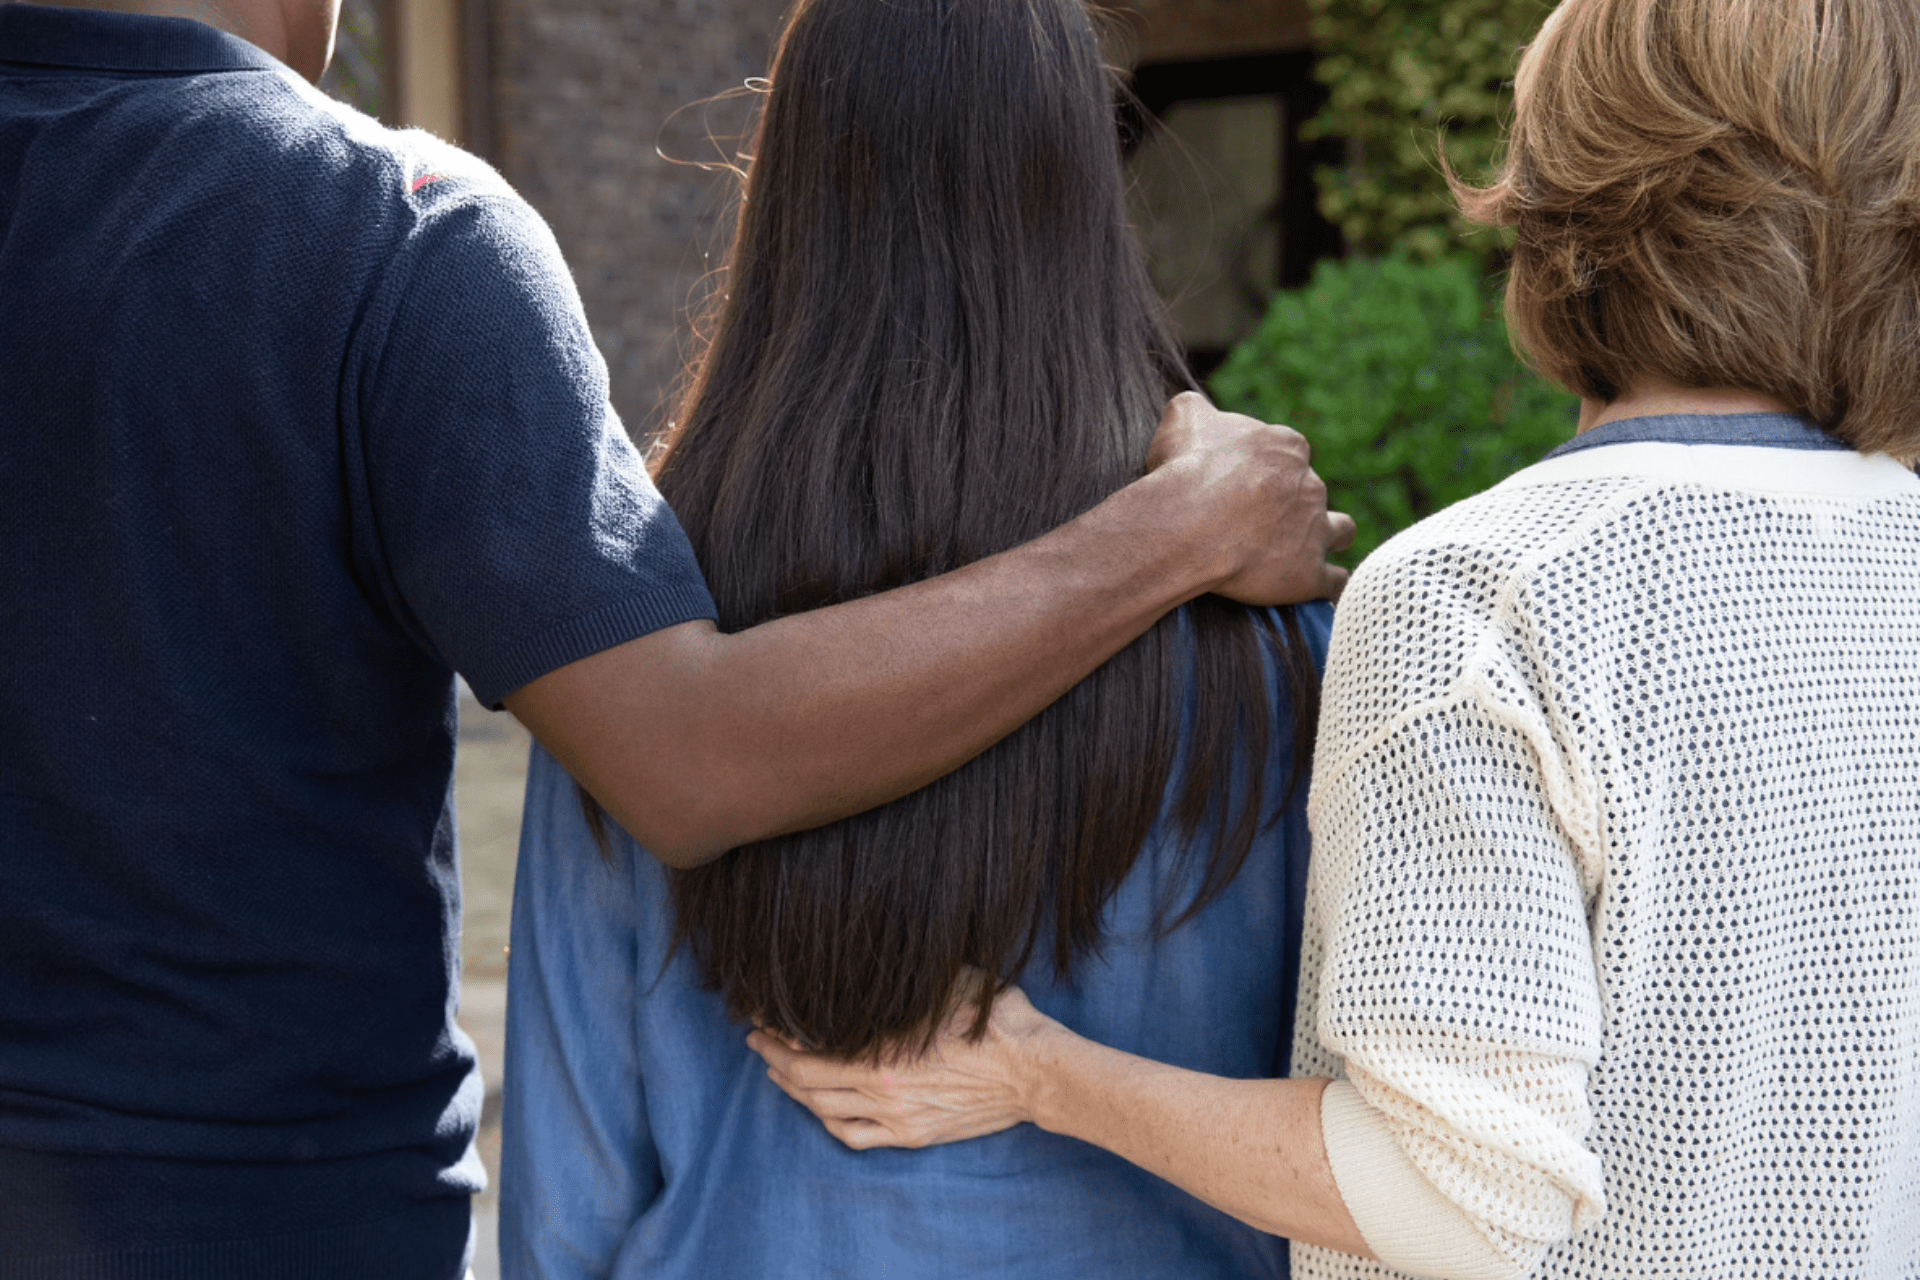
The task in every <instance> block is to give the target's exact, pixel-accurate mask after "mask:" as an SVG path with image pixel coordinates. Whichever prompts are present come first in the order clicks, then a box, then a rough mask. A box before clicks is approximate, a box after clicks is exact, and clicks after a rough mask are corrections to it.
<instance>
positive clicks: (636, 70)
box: [492, 0, 782, 436]
mask: <svg viewBox="0 0 1920 1280" xmlns="http://www.w3.org/2000/svg"><path fill="white" fill-rule="evenodd" d="M493 7H494V12H493V33H492V34H493V40H494V47H493V65H494V95H495V96H494V113H493V114H494V140H493V141H494V155H495V160H496V162H497V163H498V164H499V166H500V168H501V170H502V172H503V173H505V175H506V176H507V179H508V181H510V182H512V183H513V184H514V186H515V187H516V188H518V190H519V191H520V193H521V194H522V195H524V196H525V197H526V198H527V199H528V200H529V201H531V202H532V203H533V205H534V207H535V208H537V209H538V210H539V211H540V212H541V214H542V215H543V216H545V217H546V219H547V221H548V222H549V223H551V224H552V226H553V230H554V234H555V235H556V236H557V237H558V239H559V241H560V247H561V250H562V251H563V252H564V253H565V254H566V257H567V261H568V262H569V263H570V264H571V265H572V267H573V272H574V278H575V279H576V280H577V281H578V282H579V286H580V293H581V297H582V299H583V300H584V302H585V303H586V309H587V317H588V319H589V320H590V321H591V322H592V324H593V331H594V337H595V338H596V339H597V340H598V341H599V343H600V349H601V350H602V351H603V352H605V354H606V357H607V364H608V367H609V369H610V371H611V373H612V378H613V402H614V406H615V407H616V408H617V409H618V410H619V411H620V414H621V416H622V417H623V418H624V419H625V420H626V423H627V427H628V429H629V430H630V431H631V432H633V433H634V434H635V435H636V436H640V435H643V434H644V433H645V432H647V431H648V430H649V429H651V428H653V427H656V426H657V425H659V423H660V421H661V420H662V417H661V414H662V410H663V408H664V406H665V401H666V396H667V394H668V393H669V392H670V390H671V388H672V387H673V384H674V379H675V376H676V374H677V372H678V369H679V350H678V346H677V342H678V339H677V334H678V333H679V326H680V324H681V321H682V318H683V312H684V308H685V304H686V300H687V296H688V293H689V290H691V289H693V288H694V287H696V285H697V284H698V282H699V280H700V278H701V275H702V270H703V264H702V260H701V251H702V249H711V250H712V251H713V252H714V253H715V255H716V259H717V255H718V253H719V251H720V249H721V248H722V247H723V243H724V242H722V241H719V240H718V239H717V232H716V230H715V228H716V226H717V222H716V213H717V212H718V210H719V209H720V208H722V207H723V206H724V204H725V197H726V196H727V195H728V193H729V190H730V188H729V186H728V182H729V180H728V179H727V178H726V177H725V175H716V174H712V173H706V172H702V171H701V170H700V169H698V168H695V167H693V166H691V165H685V164H672V163H669V162H668V161H666V160H663V159H662V158H661V157H660V156H659V155H658V154H656V151H655V148H656V146H659V147H662V148H664V149H665V150H666V151H667V152H668V154H670V155H674V156H676V157H680V158H683V159H695V158H698V159H703V160H715V159H718V158H719V154H720V153H717V152H716V151H715V150H714V149H713V147H712V146H711V145H710V144H707V143H706V142H705V141H704V139H703V122H704V123H705V124H706V125H708V126H710V127H711V128H712V129H713V130H715V131H716V132H720V133H726V132H735V133H737V132H738V130H739V129H740V127H741V125H742V123H743V122H744V120H745V118H746V104H745V101H744V100H743V99H740V98H735V99H732V100H729V101H725V102H720V103H716V104H713V105H712V106H711V107H710V108H695V109H693V110H689V111H685V112H682V113H681V115H680V116H679V117H677V118H675V119H674V120H673V121H672V123H671V125H669V117H671V116H673V114H674V112H675V111H677V110H679V109H680V108H683V107H688V106H689V104H694V103H697V102H699V101H700V100H702V99H705V98H708V97H711V96H712V95H715V94H719V93H722V92H724V91H726V90H728V89H730V88H736V87H738V86H739V85H740V84H741V83H742V82H743V81H744V80H745V79H746V78H747V77H749V76H756V75H760V74H762V73H763V72H764V71H765V70H766V65H767V59H768V56H769V55H770V53H771V52H772V42H773V37H774V35H775V33H776V31H777V29H778V23H779V17H780V13H781V9H782V5H781V3H780V0H494V6H493Z"/></svg>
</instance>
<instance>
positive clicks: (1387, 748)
mask: <svg viewBox="0 0 1920 1280" xmlns="http://www.w3.org/2000/svg"><path fill="white" fill-rule="evenodd" d="M1444 534H1445V527H1444V525H1441V526H1439V532H1438V533H1437V534H1436V535H1435V538H1436V542H1435V545H1431V546H1428V547H1412V546H1408V545H1406V544H1405V543H1403V544H1402V545H1401V546H1399V547H1398V548H1390V549H1388V550H1385V551H1383V553H1382V555H1381V556H1380V557H1378V559H1379V560H1380V561H1381V563H1377V564H1370V565H1368V566H1365V567H1363V569H1362V571H1361V573H1360V574H1357V575H1356V576H1355V582H1354V589H1351V590H1350V591H1349V596H1348V599H1347V600H1346V601H1343V603H1342V605H1341V608H1340V614H1339V616H1338V618H1337V620H1336V624H1335V631H1334V639H1333V648H1334V657H1333V660H1332V663H1331V664H1330V666H1329V668H1328V674H1327V684H1326V691H1325V707H1324V719H1323V722H1322V726H1321V732H1320V740H1319V749H1318V752H1317V755H1316V771H1317V775H1318V776H1317V777H1316V779H1315V783H1314V790H1313V796H1312V799H1311V801H1310V806H1309V814H1310V819H1311V822H1312V825H1313V835H1314V856H1313V870H1312V873H1311V874H1312V880H1311V885H1310V888H1309V891H1308V919H1307V924H1306V939H1305V946H1304V949H1303V954H1302V957H1301V974H1302V991H1301V1007H1302V1009H1303V1010H1312V1011H1313V1020H1312V1022H1311V1024H1310V1027H1303V1028H1302V1034H1300V1035H1299V1036H1298V1037H1297V1039H1296V1044H1295V1058H1294V1063H1295V1065H1294V1072H1295V1074H1296V1075H1304V1074H1333V1075H1340V1076H1344V1077H1346V1078H1347V1079H1348V1080H1349V1081H1351V1083H1352V1085H1353V1086H1354V1088H1355V1090H1356V1091H1357V1093H1358V1095H1359V1097H1360V1098H1361V1099H1363V1100H1364V1101H1365V1103H1366V1104H1368V1106H1369V1107H1371V1108H1372V1109H1373V1111H1375V1112H1377V1113H1378V1115H1379V1116H1381V1117H1384V1120H1385V1127H1386V1128H1387V1130H1388V1131H1390V1132H1391V1134H1392V1135H1393V1138H1394V1139H1395V1140H1396V1141H1397V1143H1398V1145H1399V1146H1400V1148H1401V1149H1402V1150H1403V1151H1404V1152H1405V1155H1406V1157H1407V1159H1408V1161H1409V1162H1410V1163H1411V1166H1412V1167H1413V1168H1414V1169H1416V1170H1417V1171H1418V1173H1419V1175H1420V1176H1421V1177H1423V1178H1424V1179H1425V1180H1426V1181H1427V1182H1429V1183H1430V1184H1431V1186H1432V1188H1433V1189H1434V1190H1435V1191H1437V1192H1438V1193H1439V1195H1440V1196H1442V1197H1444V1199H1445V1201H1447V1202H1450V1204H1451V1205H1453V1206H1457V1207H1458V1209H1459V1210H1460V1212H1461V1214H1462V1215H1463V1216H1464V1218H1465V1219H1466V1220H1467V1222H1468V1223H1470V1224H1471V1228H1472V1230H1473V1231H1475V1232H1477V1233H1478V1234H1479V1235H1480V1236H1482V1237H1484V1239H1485V1242H1486V1245H1487V1249H1486V1250H1484V1251H1482V1256H1481V1257H1479V1258H1477V1259H1474V1260H1472V1261H1471V1262H1468V1261H1466V1260H1462V1262H1461V1263H1460V1264H1458V1265H1456V1266H1455V1267H1453V1268H1452V1269H1451V1270H1453V1271H1454V1272H1456V1273H1459V1274H1476V1275H1479V1274H1500V1273H1504V1274H1508V1275H1515V1276H1518V1275H1525V1274H1526V1273H1527V1272H1528V1271H1529V1270H1531V1269H1532V1268H1533V1267H1534V1266H1535V1264H1537V1263H1538V1261H1539V1260H1540V1258H1541V1257H1542V1256H1543V1255H1544V1254H1545V1252H1546V1250H1547V1249H1548V1248H1549V1247H1551V1246H1552V1245H1553V1244H1555V1243H1557V1242H1559V1241H1562V1240H1565V1239H1567V1238H1568V1237H1569V1236H1570V1235H1572V1234H1573V1233H1574V1232H1576V1231H1578V1230H1579V1229H1581V1228H1582V1227H1583V1226H1585V1225H1586V1224H1587V1223H1589V1222H1591V1221H1593V1220H1595V1219H1597V1218H1598V1217H1599V1215H1600V1214H1601V1213H1602V1212H1603V1209H1604V1199H1605V1197H1604V1191H1603V1187H1602V1180H1601V1169H1600V1163H1599V1160H1598V1159H1597V1158H1596V1157H1595V1156H1594V1155H1593V1154H1592V1153H1591V1152H1590V1151H1589V1150H1588V1148H1587V1146H1586V1145H1585V1140H1586V1138H1587V1135H1588V1130H1589V1129H1590V1127H1591V1124H1592V1109H1591V1106H1590V1103H1589V1099H1588V1093H1587V1087H1588V1073H1589V1071H1590V1070H1591V1068H1592V1067H1593V1065H1594V1064H1595V1063H1596V1062H1597V1061H1598V1059H1599V1054H1600V1043H1601V1007H1600V995H1599V984H1598V980H1597V976H1596V973H1595V964H1594V953H1593V946H1592V939H1591V934H1590V929H1589V923H1588V920H1589V917H1588V910H1589V906H1590V903H1591V900H1592V896H1593V894H1594V893H1595V892H1596V891H1597V888H1598V883H1599V879H1600V865H1601V864H1600V859H1599V856H1598V849H1597V847H1596V844H1597V841H1596V836H1595V821H1596V813H1595V801H1594V794H1593V784H1592V780H1591V777H1590V774H1589V773H1588V771H1587V770H1586V768H1585V766H1584V765H1582V764H1581V763H1580V761H1579V757H1578V755H1577V754H1576V753H1574V752H1572V751H1571V750H1569V749H1567V747H1566V746H1565V745H1564V743H1563V738H1564V736H1565V729H1566V726H1565V725H1563V724H1560V723H1558V716H1557V713H1555V712H1554V711H1551V710H1550V704H1551V702H1552V698H1551V696H1550V694H1548V693H1544V692H1543V691H1542V690H1541V689H1540V688H1539V687H1537V681H1538V679H1539V676H1540V671H1541V665H1540V664H1539V663H1537V662H1535V661H1533V660H1532V659H1531V656H1530V654H1529V652H1528V638H1527V629H1526V628H1525V627H1524V626H1518V625H1516V619H1515V611H1516V609H1515V595H1516V591H1515V590H1514V587H1515V584H1516V582H1517V581H1518V580H1520V579H1523V578H1524V576H1525V571H1524V569H1522V568H1521V566H1520V565H1519V564H1517V563H1514V562H1512V561H1509V562H1507V563H1505V564H1500V563H1490V562H1489V558H1487V557H1483V556H1466V555H1462V554H1460V553H1459V552H1458V551H1457V550H1456V547H1457V546H1458V544H1457V543H1455V542H1452V541H1451V540H1450V539H1448V538H1447V537H1446V536H1444ZM1556 730H1558V731H1559V736H1556ZM1328 1114H1333V1113H1332V1112H1329V1113H1328ZM1327 1138H1328V1142H1329V1147H1330V1150H1331V1149H1332V1148H1333V1147H1334V1146H1336V1145H1337V1144H1338V1142H1339V1141H1340V1135H1338V1134H1335V1133H1332V1132H1329V1133H1328V1134H1327ZM1338 1167H1339V1163H1338V1162H1337V1161H1336V1168H1338ZM1350 1167H1351V1166H1350ZM1369 1167H1370V1168H1380V1167H1383V1166H1381V1165H1380V1164H1379V1162H1373V1163H1372V1164H1371V1165H1370V1166H1369ZM1367 1181H1368V1183H1369V1185H1365V1186H1358V1187H1351V1188H1350V1187H1347V1186H1345V1185H1343V1187H1342V1192H1343V1194H1344V1195H1346V1196H1347V1198H1348V1199H1349V1202H1350V1207H1353V1208H1354V1210H1355V1220H1356V1222H1357V1223H1359V1224H1360V1225H1361V1227H1362V1230H1363V1233H1364V1232H1365V1227H1366V1222H1367V1220H1368V1214H1369V1213H1371V1214H1372V1215H1373V1217H1374V1221H1376V1222H1380V1221H1382V1220H1383V1217H1382V1215H1391V1214H1393V1213H1395V1212H1396V1211H1398V1212H1402V1213H1404V1212H1405V1210H1404V1209H1400V1210H1396V1209H1395V1207H1394V1204H1393V1200H1394V1198H1395V1197H1396V1195H1397V1194H1402V1193H1404V1195H1403V1198H1404V1199H1405V1200H1406V1201H1407V1203H1414V1202H1417V1200H1418V1197H1417V1196H1414V1195H1412V1194H1411V1193H1410V1192H1408V1191H1407V1189H1405V1188H1403V1189H1401V1192H1400V1193H1396V1191H1395V1190H1394V1189H1393V1188H1391V1187H1387V1186H1384V1185H1372V1183H1373V1181H1374V1180H1372V1179H1369V1180H1367ZM1416 1190H1417V1189H1416ZM1368 1196H1373V1197H1374V1198H1375V1199H1377V1200H1378V1201H1379V1203H1376V1204H1371V1205H1369V1204H1362V1203H1355V1202H1356V1201H1359V1200H1365V1199H1366V1198H1367V1197H1368ZM1438 1225H1439V1224H1436V1228H1437V1227H1438ZM1456 1234H1457V1233H1456ZM1369 1243H1370V1244H1372V1245H1373V1246H1374V1251H1375V1252H1376V1254H1379V1255H1381V1260H1382V1261H1383V1262H1385V1263H1386V1264H1388V1265H1389V1267H1393V1268H1396V1269H1399V1270H1404V1271H1411V1272H1413V1273H1415V1274H1425V1275H1433V1274H1443V1275H1444V1274H1449V1270H1450V1269H1449V1268H1448V1267H1447V1266H1445V1265H1441V1266H1438V1267H1436V1266H1435V1265H1434V1260H1433V1258H1432V1257H1430V1256H1424V1257H1413V1256H1407V1255H1401V1256H1394V1252H1393V1247H1392V1245H1391V1244H1390V1243H1389V1244H1383V1243H1382V1242H1381V1241H1380V1240H1376V1239H1374V1238H1373V1237H1371V1236H1370V1237H1369ZM1488 1258H1493V1259H1497V1260H1498V1261H1499V1263H1501V1264H1502V1265H1499V1266H1498V1267H1497V1268H1495V1269H1492V1270H1490V1269H1489V1267H1488V1265H1487V1260H1488ZM1317 1261H1319V1262H1324V1263H1326V1264H1327V1265H1324V1266H1320V1267H1319V1268H1318V1269H1317V1270H1315V1271H1314V1274H1329V1275H1333V1274H1342V1273H1344V1272H1346V1271H1348V1270H1351V1272H1352V1274H1356V1275H1362V1274H1380V1273H1381V1268H1380V1267H1378V1266H1377V1265H1374V1264H1359V1263H1358V1262H1357V1260H1354V1259H1347V1260H1345V1261H1344V1262H1339V1261H1335V1260H1332V1259H1327V1258H1320V1259H1317ZM1349 1264H1354V1265H1353V1266H1352V1267H1351V1268H1350V1267H1349Z"/></svg>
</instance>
